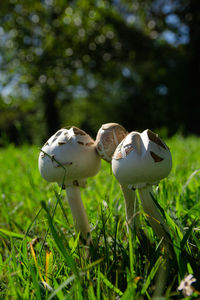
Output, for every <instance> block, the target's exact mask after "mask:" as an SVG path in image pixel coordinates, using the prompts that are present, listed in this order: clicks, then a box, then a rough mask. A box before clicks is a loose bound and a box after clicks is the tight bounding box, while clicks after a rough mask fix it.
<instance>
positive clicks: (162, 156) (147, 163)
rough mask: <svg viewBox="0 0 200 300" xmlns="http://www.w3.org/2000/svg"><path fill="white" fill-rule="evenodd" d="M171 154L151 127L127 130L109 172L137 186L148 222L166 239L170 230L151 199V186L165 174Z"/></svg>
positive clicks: (133, 187)
mask: <svg viewBox="0 0 200 300" xmlns="http://www.w3.org/2000/svg"><path fill="white" fill-rule="evenodd" d="M171 167H172V157H171V153H170V150H169V148H168V147H167V145H166V144H165V143H164V142H163V141H162V140H161V139H160V138H159V137H158V135H156V134H155V133H153V132H152V131H151V130H149V129H147V130H145V131H143V132H142V133H141V134H140V133H138V132H134V131H133V132H131V133H129V134H128V135H127V136H126V138H125V139H124V140H123V141H122V142H121V143H120V144H119V146H118V147H117V148H116V150H115V153H114V155H113V158H112V171H113V173H114V175H115V177H116V178H117V180H118V181H119V182H120V184H126V185H129V187H130V188H132V189H138V191H139V194H140V198H141V202H142V206H143V209H144V212H145V213H146V215H147V217H148V220H149V223H150V224H151V226H152V228H153V229H154V230H155V233H156V234H157V235H158V236H159V237H160V238H162V237H164V238H166V239H168V233H169V229H168V227H167V225H166V223H165V221H164V219H163V218H162V216H161V214H160V213H159V210H158V209H157V206H156V204H155V202H154V201H153V198H152V185H156V184H158V183H159V181H160V180H161V179H163V178H165V177H167V176H168V174H169V173H170V170H171Z"/></svg>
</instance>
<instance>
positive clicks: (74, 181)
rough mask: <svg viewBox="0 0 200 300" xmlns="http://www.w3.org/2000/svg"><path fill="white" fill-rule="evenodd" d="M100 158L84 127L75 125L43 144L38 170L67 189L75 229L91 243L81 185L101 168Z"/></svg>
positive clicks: (49, 179)
mask: <svg viewBox="0 0 200 300" xmlns="http://www.w3.org/2000/svg"><path fill="white" fill-rule="evenodd" d="M100 166H101V160H100V158H99V156H98V155H97V152H96V147H95V143H94V141H93V139H92V138H91V137H90V136H89V135H88V134H87V133H85V132H84V131H83V130H81V129H79V128H77V127H72V128H70V129H69V130H68V129H65V128H63V129H60V130H59V131H57V132H56V133H55V134H54V135H53V136H52V137H51V138H50V139H49V140H48V141H47V142H46V143H45V145H44V146H43V147H42V149H41V152H40V155H39V171H40V174H41V176H42V177H43V178H44V179H45V180H47V181H49V182H57V183H58V184H59V185H61V186H63V188H66V192H67V197H68V202H69V205H70V209H71V212H72V216H73V220H74V224H75V228H76V230H77V231H78V232H80V233H81V234H82V235H83V238H84V239H85V240H86V241H87V243H88V242H90V226H89V222H88V217H87V214H86V211H85V208H84V206H83V203H82V200H81V194H80V187H85V185H86V179H87V178H88V177H91V176H95V175H96V174H97V173H98V171H99V170H100Z"/></svg>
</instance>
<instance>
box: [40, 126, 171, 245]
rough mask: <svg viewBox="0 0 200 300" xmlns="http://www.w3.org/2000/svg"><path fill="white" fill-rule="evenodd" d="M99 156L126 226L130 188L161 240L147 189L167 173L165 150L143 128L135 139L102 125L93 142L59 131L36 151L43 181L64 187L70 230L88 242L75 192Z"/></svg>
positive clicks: (160, 223)
mask: <svg viewBox="0 0 200 300" xmlns="http://www.w3.org/2000/svg"><path fill="white" fill-rule="evenodd" d="M97 153H98V154H97ZM100 157H101V158H103V159H104V160H106V161H107V162H111V164H112V171H113V174H114V175H115V177H116V178H117V180H118V181H119V182H120V185H121V188H122V191H123V193H124V197H125V203H126V215H127V220H128V222H130V223H131V222H132V219H133V217H134V202H135V189H138V191H139V194H140V198H141V202H142V206H143V209H144V211H145V213H146V214H147V216H148V219H149V223H150V224H151V226H152V228H153V229H154V230H155V233H156V234H157V235H158V236H159V237H167V233H168V228H167V225H166V224H165V222H164V220H163V218H162V217H161V215H160V213H159V210H158V209H157V207H156V205H155V203H154V201H153V197H152V185H154V184H158V182H159V181H160V180H161V179H163V178H164V177H166V176H167V175H168V174H169V172H170V170H171V166H172V159H171V153H170V151H169V148H168V147H167V146H166V144H165V143H164V142H163V141H162V140H161V139H160V138H159V137H158V136H157V135H156V134H155V133H153V132H152V131H150V130H149V129H147V130H145V131H144V132H142V133H141V134H140V133H139V132H134V131H133V132H131V133H129V134H128V132H127V131H126V130H125V129H124V128H123V127H122V126H120V125H119V124H116V123H108V124H104V125H102V127H101V128H100V130H99V131H98V134H97V137H96V141H95V142H94V141H93V139H92V138H91V137H90V136H89V135H88V134H86V133H85V132H84V131H82V130H80V129H78V128H76V127H72V128H71V129H69V130H67V129H61V130H59V131H58V132H57V133H56V134H55V135H53V136H52V137H51V138H50V139H49V140H48V141H47V143H46V144H45V145H44V146H43V148H42V150H41V152H40V156H39V170H40V173H41V175H42V177H43V178H44V179H46V180H47V181H50V182H53V181H56V182H58V183H59V184H60V185H62V186H65V188H66V191H67V196H68V201H69V205H70V208H71V212H72V216H73V219H74V224H75V227H76V230H77V231H80V232H81V233H82V235H83V237H84V238H85V240H86V241H87V243H88V242H90V240H91V237H90V226H89V222H88V218H87V214H86V212H85V209H84V206H83V203H82V201H81V195H80V190H79V187H80V186H85V183H86V178H87V177H90V176H95V175H96V174H97V173H98V171H99V170H100V166H101V162H100Z"/></svg>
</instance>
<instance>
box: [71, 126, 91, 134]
mask: <svg viewBox="0 0 200 300" xmlns="http://www.w3.org/2000/svg"><path fill="white" fill-rule="evenodd" d="M72 128H73V131H74V134H75V135H87V133H86V132H85V131H83V130H82V129H80V128H77V127H75V126H73V127H72Z"/></svg>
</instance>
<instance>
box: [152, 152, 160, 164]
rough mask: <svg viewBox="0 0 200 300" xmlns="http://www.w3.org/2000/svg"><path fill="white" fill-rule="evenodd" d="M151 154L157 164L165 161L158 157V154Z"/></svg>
mask: <svg viewBox="0 0 200 300" xmlns="http://www.w3.org/2000/svg"><path fill="white" fill-rule="evenodd" d="M150 154H151V156H152V157H153V160H154V161H155V162H160V161H162V160H163V158H162V157H160V156H158V155H157V154H155V153H154V152H152V151H150Z"/></svg>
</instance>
